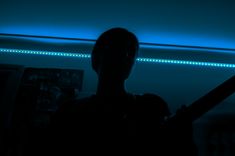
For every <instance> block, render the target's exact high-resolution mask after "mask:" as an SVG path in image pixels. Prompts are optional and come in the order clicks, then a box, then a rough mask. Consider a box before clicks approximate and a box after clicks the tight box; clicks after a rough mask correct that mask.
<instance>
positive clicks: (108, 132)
mask: <svg viewBox="0 0 235 156" xmlns="http://www.w3.org/2000/svg"><path fill="white" fill-rule="evenodd" d="M138 49H139V43H138V39H137V38H136V36H135V35H134V34H133V33H131V32H129V31H127V30H126V29H123V28H113V29H110V30H108V31H106V32H104V33H103V34H102V35H101V36H100V37H99V38H98V40H97V41H96V44H95V46H94V49H93V51H92V57H91V60H92V68H93V69H94V70H95V72H96V73H97V75H98V86H97V91H96V94H95V95H92V96H90V97H87V98H84V99H77V100H76V99H75V100H72V101H70V102H68V103H65V104H64V105H62V106H61V108H60V109H59V110H58V111H57V113H56V114H55V116H54V119H53V121H52V123H51V127H50V140H49V141H48V142H49V143H48V144H49V146H48V149H50V152H52V153H51V154H55V153H57V152H58V153H60V154H64V155H76V154H80V155H90V154H93V155H94V154H95V155H100V154H101V155H114V154H115V155H116V154H117V155H127V154H131V155H135V154H142V155H148V154H153V155H156V154H160V153H161V152H164V153H163V154H161V155H168V154H170V153H169V152H172V150H173V149H175V148H176V149H178V150H175V151H177V152H178V153H179V154H181V155H187V156H188V155H193V152H194V151H193V150H194V149H193V147H194V146H193V141H192V123H191V122H190V121H187V120H182V122H181V123H180V124H179V125H177V124H178V123H176V124H175V125H174V124H172V125H171V126H164V124H163V123H164V122H165V118H166V117H167V116H169V115H170V112H169V109H168V106H167V104H166V103H165V102H164V100H163V99H162V98H160V97H159V96H157V95H155V94H144V95H133V94H130V93H128V92H127V91H126V89H125V80H126V79H127V78H128V76H129V75H130V73H131V70H132V67H133V65H134V63H135V60H136V57H137V52H138ZM174 154H175V155H177V153H174Z"/></svg>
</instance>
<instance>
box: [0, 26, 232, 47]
mask: <svg viewBox="0 0 235 156" xmlns="http://www.w3.org/2000/svg"><path fill="white" fill-rule="evenodd" d="M0 33H8V34H24V35H35V36H52V37H65V38H83V39H91V40H96V39H97V38H98V36H99V35H100V34H101V33H102V31H100V30H99V29H95V28H92V27H90V28H89V27H87V28H85V27H78V28H75V27H71V28H68V29H66V28H63V27H59V26H58V27H53V26H46V27H43V26H41V27H39V26H38V27H37V26H35V27H30V26H8V27H2V28H1V30H0ZM134 33H135V34H136V35H137V37H138V39H139V42H142V43H153V44H173V45H179V46H200V47H210V48H225V49H226V48H228V49H235V42H234V41H232V40H229V39H225V38H215V37H209V36H202V35H200V34H198V35H195V34H194V35H192V34H191V35H190V33H189V34H187V33H185V32H182V33H172V32H171V33H170V32H163V31H161V32H157V33H156V32H147V31H140V32H134ZM154 34H157V35H154ZM32 40H36V41H40V42H53V43H68V42H75V41H66V40H56V39H55V40H54V39H39V38H38V39H36V38H34V39H32ZM143 47H144V46H143Z"/></svg>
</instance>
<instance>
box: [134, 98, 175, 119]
mask: <svg viewBox="0 0 235 156" xmlns="http://www.w3.org/2000/svg"><path fill="white" fill-rule="evenodd" d="M136 99H137V102H138V103H139V105H140V106H141V107H142V108H145V109H148V110H151V111H156V110H159V111H160V112H162V113H163V114H165V115H170V110H169V107H168V104H167V103H166V101H165V100H164V99H163V98H162V97H160V96H159V95H157V94H153V93H145V94H141V95H136Z"/></svg>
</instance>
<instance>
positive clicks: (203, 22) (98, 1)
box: [0, 0, 235, 49]
mask: <svg viewBox="0 0 235 156" xmlns="http://www.w3.org/2000/svg"><path fill="white" fill-rule="evenodd" d="M0 6H1V10H0V20H1V23H0V33H14V34H15V33H16V34H26V35H42V36H43V35H46V36H59V37H78V38H86V39H96V38H97V37H98V35H99V34H100V33H102V32H103V31H105V30H107V29H109V28H111V27H125V28H127V29H129V30H130V31H133V32H134V33H135V34H136V35H137V37H138V38H139V40H140V41H141V42H148V43H163V44H177V45H190V46H207V47H217V48H234V49H235V29H234V28H235V21H234V16H235V1H234V0H177V1H176V0H119V1H111V0H84V1H78V0H60V1H59V0H21V1H19V0H0Z"/></svg>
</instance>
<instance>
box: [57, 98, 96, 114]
mask: <svg viewBox="0 0 235 156" xmlns="http://www.w3.org/2000/svg"><path fill="white" fill-rule="evenodd" d="M93 99H94V96H93V95H91V96H88V97H84V98H74V99H70V100H68V101H66V102H64V103H63V104H62V105H61V106H60V107H59V109H58V111H66V112H78V111H83V110H84V109H86V108H87V107H90V106H91V104H92V101H93Z"/></svg>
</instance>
